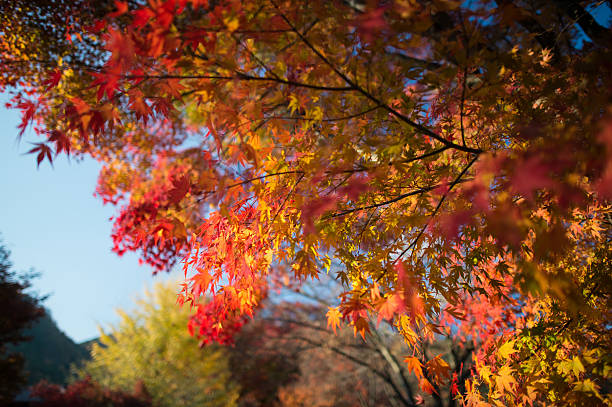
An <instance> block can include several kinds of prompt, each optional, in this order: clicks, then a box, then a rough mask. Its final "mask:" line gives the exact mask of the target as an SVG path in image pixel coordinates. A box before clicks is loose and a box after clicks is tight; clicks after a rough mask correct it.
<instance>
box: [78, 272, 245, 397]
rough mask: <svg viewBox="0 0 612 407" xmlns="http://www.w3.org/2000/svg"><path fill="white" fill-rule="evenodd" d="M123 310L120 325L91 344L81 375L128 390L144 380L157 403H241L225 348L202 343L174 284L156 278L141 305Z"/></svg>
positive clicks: (80, 370) (107, 386)
mask: <svg viewBox="0 0 612 407" xmlns="http://www.w3.org/2000/svg"><path fill="white" fill-rule="evenodd" d="M120 314H121V322H120V323H119V325H118V326H117V327H114V328H113V329H112V330H111V331H109V332H107V333H102V335H101V336H100V339H99V340H98V341H97V343H94V344H93V345H92V351H91V355H92V359H91V360H90V361H87V362H85V364H84V366H83V367H82V368H80V369H79V376H81V377H83V378H85V377H90V378H91V379H92V380H93V381H94V382H96V383H98V384H99V385H101V386H102V387H106V388H111V389H117V390H124V391H126V392H129V391H131V390H132V389H134V386H135V385H136V384H137V383H138V382H142V383H143V384H144V386H145V388H146V389H147V391H148V393H149V394H150V395H151V400H152V403H153V405H154V406H160V407H163V406H235V405H236V400H237V398H238V387H237V386H236V385H235V384H234V383H233V382H232V381H231V377H230V371H229V365H228V355H227V353H226V351H225V349H223V348H222V347H219V346H218V345H216V346H207V347H204V348H201V347H199V346H198V340H197V339H195V338H193V337H192V336H190V335H189V333H188V332H187V329H186V325H187V322H188V320H189V308H188V307H183V308H181V307H178V306H177V305H176V285H175V284H161V283H158V284H156V285H155V287H154V288H153V290H151V291H150V292H147V293H146V294H145V297H144V298H143V299H142V300H140V301H139V302H138V306H137V309H136V310H134V311H133V312H130V313H127V312H124V311H120Z"/></svg>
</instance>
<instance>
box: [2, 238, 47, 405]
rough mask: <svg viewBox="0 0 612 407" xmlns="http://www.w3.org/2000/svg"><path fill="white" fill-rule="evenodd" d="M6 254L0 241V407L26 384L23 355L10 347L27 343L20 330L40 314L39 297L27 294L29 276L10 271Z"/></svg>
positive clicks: (8, 255)
mask: <svg viewBox="0 0 612 407" xmlns="http://www.w3.org/2000/svg"><path fill="white" fill-rule="evenodd" d="M12 267H13V264H12V263H11V260H10V252H9V251H8V249H7V248H6V247H5V246H4V244H3V242H1V241H0V309H2V314H0V372H2V374H1V375H0V404H6V403H9V402H10V401H12V400H13V398H14V397H15V395H17V393H19V391H20V390H21V389H22V387H23V386H24V385H25V384H26V381H27V374H26V371H25V370H24V359H23V355H21V354H20V353H19V352H17V351H15V349H14V345H16V344H19V343H21V342H23V341H27V340H28V339H29V337H28V336H27V335H25V334H24V333H25V332H24V331H25V329H26V328H28V327H29V326H30V325H31V324H32V323H33V322H34V321H36V320H37V319H38V318H40V317H41V316H43V315H44V309H43V308H42V307H41V306H40V304H39V302H40V298H38V297H36V296H35V295H32V294H31V293H28V288H29V287H30V278H31V277H32V276H31V275H28V274H25V275H19V274H17V273H16V272H15V271H14V270H12Z"/></svg>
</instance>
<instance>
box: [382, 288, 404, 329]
mask: <svg viewBox="0 0 612 407" xmlns="http://www.w3.org/2000/svg"><path fill="white" fill-rule="evenodd" d="M403 309H404V302H403V301H402V298H401V296H400V295H398V294H391V295H390V296H389V297H387V298H384V299H383V300H382V301H381V304H380V306H379V308H378V319H377V324H380V321H382V320H383V319H386V320H391V319H393V317H394V316H395V314H397V313H398V312H401V311H402V310H403Z"/></svg>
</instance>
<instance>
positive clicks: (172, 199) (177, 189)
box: [168, 175, 191, 204]
mask: <svg viewBox="0 0 612 407" xmlns="http://www.w3.org/2000/svg"><path fill="white" fill-rule="evenodd" d="M190 188H191V183H190V182H189V176H188V175H183V176H181V177H178V178H174V179H173V180H172V189H170V191H168V202H169V203H170V204H178V203H179V202H180V201H181V199H183V198H184V197H185V195H187V193H188V192H189V189H190Z"/></svg>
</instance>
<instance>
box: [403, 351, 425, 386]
mask: <svg viewBox="0 0 612 407" xmlns="http://www.w3.org/2000/svg"><path fill="white" fill-rule="evenodd" d="M404 363H406V367H407V368H408V371H409V372H412V373H414V375H415V376H416V377H417V379H418V380H419V381H420V380H421V379H423V378H424V375H423V368H422V364H421V361H420V360H419V358H417V357H414V356H407V357H406V358H405V359H404Z"/></svg>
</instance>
